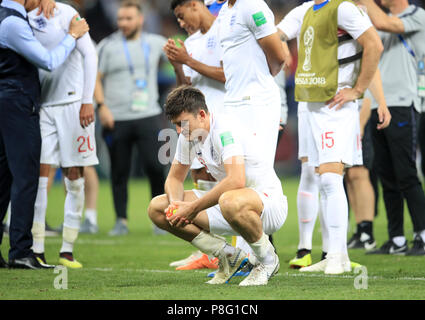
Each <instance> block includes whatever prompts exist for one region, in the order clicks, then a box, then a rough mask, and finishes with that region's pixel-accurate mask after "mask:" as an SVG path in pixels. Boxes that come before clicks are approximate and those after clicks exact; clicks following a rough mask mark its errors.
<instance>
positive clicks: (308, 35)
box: [303, 26, 314, 71]
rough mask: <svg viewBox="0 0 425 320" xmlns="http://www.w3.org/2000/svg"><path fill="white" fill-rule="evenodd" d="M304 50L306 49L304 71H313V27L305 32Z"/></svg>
mask: <svg viewBox="0 0 425 320" xmlns="http://www.w3.org/2000/svg"><path fill="white" fill-rule="evenodd" d="M303 40H304V48H305V59H304V64H303V70H304V71H310V70H311V49H312V48H313V42H314V28H313V27H312V26H310V27H308V28H307V30H306V31H305V32H304V39H303Z"/></svg>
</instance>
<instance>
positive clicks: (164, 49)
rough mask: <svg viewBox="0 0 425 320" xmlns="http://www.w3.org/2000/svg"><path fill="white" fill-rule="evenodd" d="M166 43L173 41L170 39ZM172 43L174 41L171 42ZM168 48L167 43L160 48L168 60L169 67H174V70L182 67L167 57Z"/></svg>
mask: <svg viewBox="0 0 425 320" xmlns="http://www.w3.org/2000/svg"><path fill="white" fill-rule="evenodd" d="M168 41H173V40H171V39H168ZM173 43H174V41H173ZM169 48H170V47H169V46H168V42H167V43H166V44H165V45H164V47H163V48H162V50H163V51H164V53H165V54H166V56H167V58H168V60H169V61H170V63H171V65H172V66H173V67H174V69H177V68H180V66H181V65H182V64H181V63H179V62H177V61H174V60H173V59H171V57H170V55H169Z"/></svg>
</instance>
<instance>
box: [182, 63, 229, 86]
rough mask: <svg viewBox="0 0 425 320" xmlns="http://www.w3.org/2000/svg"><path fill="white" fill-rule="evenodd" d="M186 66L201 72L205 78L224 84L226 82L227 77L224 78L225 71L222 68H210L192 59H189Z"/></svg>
mask: <svg viewBox="0 0 425 320" xmlns="http://www.w3.org/2000/svg"><path fill="white" fill-rule="evenodd" d="M186 65H187V66H188V67H190V68H191V69H193V70H195V71H197V72H199V73H200V74H202V75H203V76H206V77H208V78H211V79H214V80H217V81H220V82H222V83H225V82H226V77H225V76H224V71H223V68H222V67H212V66H208V65H206V64H204V63H202V62H199V61H197V60H195V59H193V58H191V57H189V59H188V60H187V62H186Z"/></svg>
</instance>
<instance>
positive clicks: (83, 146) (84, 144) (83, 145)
mask: <svg viewBox="0 0 425 320" xmlns="http://www.w3.org/2000/svg"><path fill="white" fill-rule="evenodd" d="M77 141H78V142H79V143H80V145H79V147H78V152H79V153H84V152H87V151H93V150H94V147H93V146H92V145H91V144H90V136H87V137H84V136H79V137H78V139H77Z"/></svg>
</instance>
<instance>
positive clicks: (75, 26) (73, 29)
mask: <svg viewBox="0 0 425 320" xmlns="http://www.w3.org/2000/svg"><path fill="white" fill-rule="evenodd" d="M89 30H90V28H89V25H88V24H87V21H86V19H84V18H81V17H80V15H79V14H76V15H75V16H73V17H72V19H71V23H70V24H69V32H68V33H69V34H70V35H71V36H73V37H74V38H75V39H79V38H81V37H82V36H83V35H85V34H86V32H88V31H89Z"/></svg>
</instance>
